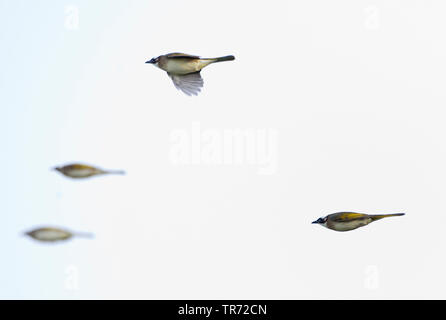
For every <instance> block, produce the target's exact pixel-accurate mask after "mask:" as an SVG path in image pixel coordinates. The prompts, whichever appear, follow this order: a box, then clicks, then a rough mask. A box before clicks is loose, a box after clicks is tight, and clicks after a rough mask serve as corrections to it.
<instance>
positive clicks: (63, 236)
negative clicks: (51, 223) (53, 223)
mask: <svg viewBox="0 0 446 320" xmlns="http://www.w3.org/2000/svg"><path fill="white" fill-rule="evenodd" d="M25 235H27V236H30V237H31V238H33V239H34V240H37V241H42V242H56V241H64V240H68V239H71V238H72V237H83V238H92V237H93V234H91V233H85V232H71V231H68V230H64V229H60V228H54V227H43V228H37V229H34V230H31V231H28V232H26V233H25Z"/></svg>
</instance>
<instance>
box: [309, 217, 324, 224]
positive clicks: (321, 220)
mask: <svg viewBox="0 0 446 320" xmlns="http://www.w3.org/2000/svg"><path fill="white" fill-rule="evenodd" d="M325 222H327V217H325V218H319V219H317V220H316V221H313V222H312V223H317V224H324V223H325Z"/></svg>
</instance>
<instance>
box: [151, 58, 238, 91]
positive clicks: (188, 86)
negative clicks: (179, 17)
mask: <svg viewBox="0 0 446 320" xmlns="http://www.w3.org/2000/svg"><path fill="white" fill-rule="evenodd" d="M234 59H235V57H234V56H224V57H219V58H200V57H199V56H193V55H190V54H185V53H177V52H176V53H169V54H165V55H162V56H159V57H157V58H152V59H150V60H149V61H146V63H151V64H154V65H155V66H157V67H158V68H160V69H162V70H164V71H166V72H167V75H168V76H169V77H170V78H171V79H172V81H173V84H174V85H175V88H177V89H178V90H181V91H183V92H184V93H185V94H187V95H188V96H191V95H198V93H199V92H200V91H201V88H202V87H203V78H202V77H201V75H200V71H201V69H203V68H204V67H206V66H208V65H210V64H211V63H215V62H222V61H232V60H234Z"/></svg>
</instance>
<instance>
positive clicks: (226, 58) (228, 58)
mask: <svg viewBox="0 0 446 320" xmlns="http://www.w3.org/2000/svg"><path fill="white" fill-rule="evenodd" d="M204 60H212V62H222V61H232V60H235V57H234V56H224V57H219V58H209V59H204Z"/></svg>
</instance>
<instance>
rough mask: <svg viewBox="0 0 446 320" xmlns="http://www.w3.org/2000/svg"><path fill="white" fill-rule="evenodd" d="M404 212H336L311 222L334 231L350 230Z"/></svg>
mask: <svg viewBox="0 0 446 320" xmlns="http://www.w3.org/2000/svg"><path fill="white" fill-rule="evenodd" d="M403 215H404V213H389V214H364V213H356V212H336V213H332V214H329V215H328V216H326V217H324V218H319V219H317V220H316V221H313V222H312V223H317V224H320V225H322V226H324V227H326V228H328V229H331V230H335V231H350V230H354V229H357V228H359V227H363V226H366V225H368V224H369V223H370V222H373V221H376V220H380V219H383V218H387V217H396V216H403Z"/></svg>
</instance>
